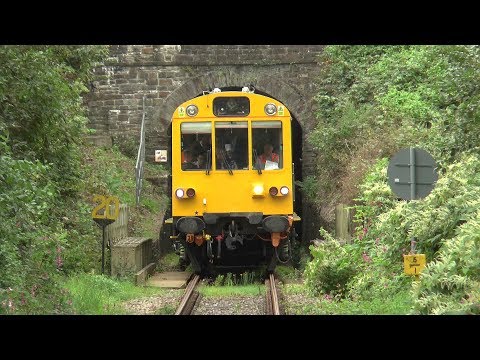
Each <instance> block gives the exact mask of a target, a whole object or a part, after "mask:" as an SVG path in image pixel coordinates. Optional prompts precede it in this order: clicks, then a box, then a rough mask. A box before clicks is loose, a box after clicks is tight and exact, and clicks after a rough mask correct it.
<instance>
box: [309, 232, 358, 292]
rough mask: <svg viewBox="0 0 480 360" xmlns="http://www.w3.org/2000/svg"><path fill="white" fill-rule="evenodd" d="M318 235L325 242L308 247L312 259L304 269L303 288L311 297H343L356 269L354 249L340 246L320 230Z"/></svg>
mask: <svg viewBox="0 0 480 360" xmlns="http://www.w3.org/2000/svg"><path fill="white" fill-rule="evenodd" d="M320 234H321V235H322V236H324V237H325V240H324V241H323V242H321V243H320V245H319V246H310V252H311V254H312V257H313V259H312V260H311V261H310V262H309V263H307V266H306V268H305V272H304V277H305V286H306V287H307V289H308V290H309V291H310V293H311V294H313V295H320V294H328V295H330V296H338V297H343V296H344V295H345V292H346V285H347V283H348V282H349V281H350V279H351V278H352V277H353V276H354V275H355V274H356V272H357V268H358V265H357V264H356V263H355V260H354V259H355V258H356V256H355V253H354V251H352V250H354V248H353V247H349V246H342V245H340V243H339V242H338V241H337V240H336V239H335V238H333V237H332V236H331V235H330V234H328V233H327V232H326V231H325V230H324V229H320Z"/></svg>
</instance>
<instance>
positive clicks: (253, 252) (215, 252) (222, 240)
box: [172, 213, 296, 275]
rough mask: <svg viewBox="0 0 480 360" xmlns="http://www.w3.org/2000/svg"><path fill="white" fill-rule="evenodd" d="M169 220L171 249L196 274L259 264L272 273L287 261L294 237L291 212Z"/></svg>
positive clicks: (232, 269)
mask: <svg viewBox="0 0 480 360" xmlns="http://www.w3.org/2000/svg"><path fill="white" fill-rule="evenodd" d="M173 223H174V226H173V229H174V231H175V232H176V234H174V236H172V238H173V239H174V241H173V245H174V248H175V251H176V253H177V254H178V255H179V256H180V259H181V260H180V261H181V263H182V264H183V265H184V266H187V265H188V264H191V265H192V269H193V271H194V272H195V273H197V274H209V275H210V274H216V273H217V272H219V271H222V270H227V271H243V270H245V269H249V268H256V267H259V266H263V265H266V268H267V272H273V271H274V269H275V267H276V265H277V264H279V263H286V262H288V261H289V260H290V257H291V244H292V241H293V239H294V238H295V237H296V233H295V227H294V226H293V216H292V215H270V216H263V214H261V213H242V214H204V216H198V217H178V218H174V221H173Z"/></svg>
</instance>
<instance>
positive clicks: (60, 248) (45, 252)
mask: <svg viewBox="0 0 480 360" xmlns="http://www.w3.org/2000/svg"><path fill="white" fill-rule="evenodd" d="M5 140H6V139H5V138H0V144H1V146H2V149H3V150H4V151H5V153H4V154H2V155H0V239H1V242H0V289H2V288H3V289H4V290H8V291H3V292H0V300H1V306H0V313H2V312H8V313H10V312H17V313H37V312H38V311H40V309H39V308H40V307H41V306H43V305H41V304H45V305H44V306H43V311H45V312H48V313H57V312H60V311H67V310H66V308H68V306H67V305H66V301H67V299H66V296H65V294H64V293H63V292H62V291H61V289H60V287H59V286H58V284H57V280H58V279H59V277H60V275H61V273H62V272H63V271H64V259H63V253H64V250H65V246H66V244H67V233H66V231H65V230H64V229H63V228H62V227H61V225H60V224H59V223H58V222H57V221H55V219H52V217H51V213H52V211H53V210H52V209H53V207H54V206H55V204H56V203H57V201H58V192H59V191H58V187H57V184H55V183H54V182H53V181H52V180H51V179H50V178H49V176H48V175H49V170H50V166H49V165H43V164H41V163H40V162H39V161H38V160H37V161H29V160H16V159H14V158H12V152H11V150H10V147H9V145H8V144H7V143H6V141H5Z"/></svg>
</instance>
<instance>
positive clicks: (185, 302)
mask: <svg viewBox="0 0 480 360" xmlns="http://www.w3.org/2000/svg"><path fill="white" fill-rule="evenodd" d="M199 281H200V275H195V276H194V277H193V278H192V279H191V280H190V281H189V283H188V284H187V287H186V288H185V293H184V295H183V297H182V300H181V301H180V305H179V306H178V308H177V310H176V312H175V315H190V314H191V313H192V311H193V308H194V307H195V303H196V301H197V299H198V297H199V293H198V291H195V289H196V287H197V285H198V283H199ZM265 288H266V302H265V304H266V311H265V314H266V315H281V312H280V303H279V296H278V289H277V286H276V283H275V277H274V275H273V274H270V275H269V277H268V279H266V280H265Z"/></svg>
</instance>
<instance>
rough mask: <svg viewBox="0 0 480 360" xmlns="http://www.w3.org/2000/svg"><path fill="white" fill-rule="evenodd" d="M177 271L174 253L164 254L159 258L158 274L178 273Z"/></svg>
mask: <svg viewBox="0 0 480 360" xmlns="http://www.w3.org/2000/svg"><path fill="white" fill-rule="evenodd" d="M179 269H180V266H179V257H178V255H177V254H175V253H167V254H165V255H164V256H162V257H161V258H160V260H159V262H158V263H157V271H158V272H166V271H178V270H179Z"/></svg>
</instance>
